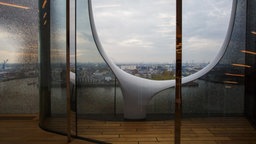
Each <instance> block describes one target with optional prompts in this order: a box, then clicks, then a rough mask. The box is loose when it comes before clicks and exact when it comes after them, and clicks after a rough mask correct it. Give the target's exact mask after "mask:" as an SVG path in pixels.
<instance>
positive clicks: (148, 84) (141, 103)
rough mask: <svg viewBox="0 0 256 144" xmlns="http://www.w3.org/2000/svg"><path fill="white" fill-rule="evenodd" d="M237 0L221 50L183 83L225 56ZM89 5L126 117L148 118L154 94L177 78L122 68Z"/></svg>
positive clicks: (97, 41)
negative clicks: (149, 76) (155, 76)
mask: <svg viewBox="0 0 256 144" xmlns="http://www.w3.org/2000/svg"><path fill="white" fill-rule="evenodd" d="M236 5H237V0H234V1H233V4H232V12H231V17H230V21H229V27H228V31H227V34H226V37H225V40H224V42H223V44H222V47H221V49H220V50H219V52H218V54H217V55H216V57H215V58H214V59H213V60H212V61H211V62H210V63H209V64H208V65H207V66H206V67H204V68H203V69H201V70H200V71H198V72H196V73H194V74H192V75H189V76H187V77H184V78H182V83H187V82H190V81H193V80H196V79H198V78H200V77H202V76H203V75H205V74H206V73H208V72H209V71H210V70H211V69H212V68H214V66H215V65H216V64H217V63H218V62H219V61H220V59H221V58H222V57H223V55H224V53H225V51H226V48H227V46H228V44H229V42H230V38H231V34H232V30H233V25H234V20H235V12H236ZM88 7H89V18H90V24H91V29H92V35H93V39H94V41H95V44H96V47H97V49H98V51H99V53H100V54H101V56H102V57H103V59H104V60H105V61H106V63H107V64H108V65H109V67H110V68H111V69H112V71H113V72H114V74H115V75H116V77H117V79H118V80H119V82H120V86H121V90H122V93H123V97H124V118H126V119H144V118H146V105H147V104H148V102H149V101H150V100H151V99H152V97H153V96H154V95H156V94H157V93H159V92H160V91H163V90H165V89H167V88H170V87H173V86H175V80H164V81H156V80H149V79H144V78H140V77H137V76H134V75H131V74H128V73H126V72H124V71H123V70H121V69H120V68H119V67H117V65H116V64H115V63H114V62H113V61H112V60H111V59H109V57H108V56H107V54H106V52H105V51H104V49H103V47H102V45H101V42H100V39H99V37H98V34H97V30H96V27H95V23H94V18H93V10H92V3H91V0H88Z"/></svg>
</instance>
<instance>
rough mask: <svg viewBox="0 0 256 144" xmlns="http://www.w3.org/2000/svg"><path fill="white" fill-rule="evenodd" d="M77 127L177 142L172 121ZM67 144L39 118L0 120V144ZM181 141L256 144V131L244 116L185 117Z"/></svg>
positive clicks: (86, 132) (99, 134) (131, 142)
mask: <svg viewBox="0 0 256 144" xmlns="http://www.w3.org/2000/svg"><path fill="white" fill-rule="evenodd" d="M55 122H57V121H55ZM55 122H54V123H55ZM54 123H52V124H54ZM57 125H58V123H55V127H59V126H57ZM78 128H79V129H78V134H79V136H82V137H87V138H93V139H97V140H101V141H106V142H109V143H120V144H156V143H162V144H165V143H166V144H167V143H168V144H172V143H173V141H174V130H173V128H174V124H173V121H172V120H165V121H139V122H134V121H133V122H129V121H96V120H81V119H80V120H79V121H78ZM65 143H67V138H66V137H65V136H61V135H57V134H53V133H49V132H45V131H43V130H41V129H40V128H39V127H38V121H37V120H31V119H30V120H28V119H19V120H5V119H0V144H65ZM181 143H182V144H256V130H255V129H254V128H253V127H252V126H251V125H250V123H249V122H248V121H247V120H246V119H245V118H243V117H232V118H230V117H226V118H190V119H183V121H182V138H181ZM71 144H89V142H86V141H82V140H78V139H75V140H73V141H72V142H71Z"/></svg>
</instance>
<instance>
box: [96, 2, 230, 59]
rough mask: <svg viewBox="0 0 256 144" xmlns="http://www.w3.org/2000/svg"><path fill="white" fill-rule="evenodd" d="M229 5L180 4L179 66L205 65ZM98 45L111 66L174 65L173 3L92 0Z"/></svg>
mask: <svg viewBox="0 0 256 144" xmlns="http://www.w3.org/2000/svg"><path fill="white" fill-rule="evenodd" d="M231 6H232V0H183V62H209V61H210V60H211V59H212V58H213V57H214V55H215V54H216V53H217V52H218V50H219V48H220V47H221V45H222V43H223V39H224V38H225V35H226V31H227V27H228V23H229V17H230V13H231ZM93 10H94V15H95V23H96V27H97V31H98V34H99V37H100V40H101V42H102V45H103V47H104V49H105V51H106V52H107V54H108V55H109V56H110V57H111V58H112V59H113V60H114V61H116V62H121V63H122V62H140V63H147V62H160V63H163V62H173V61H174V60H175V29H176V28H175V20H176V17H175V11H176V10H175V0H136V1H132V0H108V1H106V0H93Z"/></svg>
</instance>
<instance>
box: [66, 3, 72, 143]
mask: <svg viewBox="0 0 256 144" xmlns="http://www.w3.org/2000/svg"><path fill="white" fill-rule="evenodd" d="M66 96H67V140H68V142H70V141H71V111H70V110H71V109H70V108H71V106H70V1H69V0H66Z"/></svg>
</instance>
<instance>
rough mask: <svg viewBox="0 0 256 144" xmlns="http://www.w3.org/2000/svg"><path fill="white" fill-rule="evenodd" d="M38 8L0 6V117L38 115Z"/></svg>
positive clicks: (9, 2)
mask: <svg viewBox="0 0 256 144" xmlns="http://www.w3.org/2000/svg"><path fill="white" fill-rule="evenodd" d="M37 4H38V0H34V1H30V0H22V1H19V0H5V1H2V2H1V3H0V13H1V14H0V43H1V44H0V59H1V60H0V114H24V113H25V114H33V113H38V109H39V108H38V98H39V94H38V87H37V85H38V53H37V52H38V18H37V16H38V6H37Z"/></svg>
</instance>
